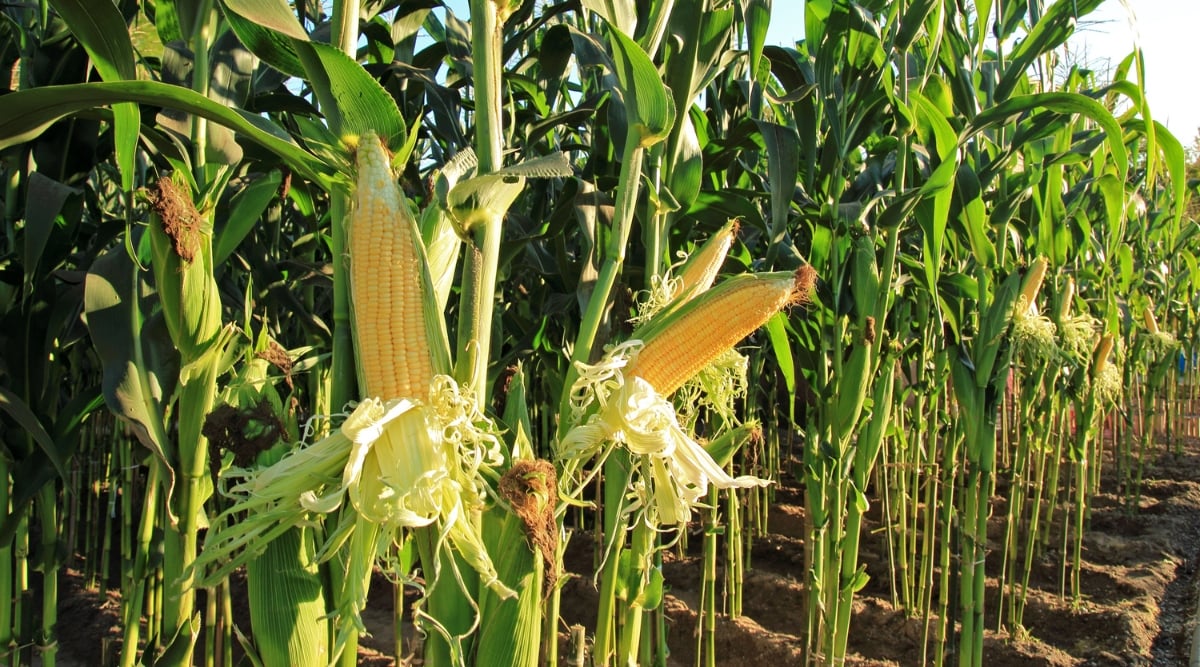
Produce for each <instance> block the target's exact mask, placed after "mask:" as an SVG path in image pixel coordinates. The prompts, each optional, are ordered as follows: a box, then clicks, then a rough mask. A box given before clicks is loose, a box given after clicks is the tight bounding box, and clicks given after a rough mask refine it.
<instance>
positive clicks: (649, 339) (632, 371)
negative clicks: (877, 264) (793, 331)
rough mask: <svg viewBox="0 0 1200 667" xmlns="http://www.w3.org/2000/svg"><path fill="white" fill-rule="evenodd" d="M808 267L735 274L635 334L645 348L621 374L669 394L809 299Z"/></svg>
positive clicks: (812, 280) (812, 279)
mask: <svg viewBox="0 0 1200 667" xmlns="http://www.w3.org/2000/svg"><path fill="white" fill-rule="evenodd" d="M815 281H816V272H815V271H814V270H813V269H812V267H809V266H805V267H801V268H800V269H799V270H798V271H796V272H795V273H790V272H774V273H763V274H745V275H741V276H735V277H733V278H730V279H729V280H726V281H725V282H723V283H721V284H720V285H718V286H716V287H714V288H712V289H710V290H708V291H707V292H705V293H704V294H701V295H699V296H697V297H696V298H694V299H692V300H691V301H689V302H688V303H686V304H684V305H683V306H681V307H680V308H678V309H676V310H673V311H671V312H669V313H665V314H664V315H663V316H662V317H661V318H655V320H653V321H651V322H649V323H647V324H646V325H645V326H643V327H641V328H639V329H638V330H636V331H634V333H633V337H634V338H639V339H641V340H642V341H643V343H644V346H643V347H642V349H641V350H640V351H639V352H638V353H637V355H636V356H635V357H634V358H633V360H632V361H630V364H629V368H628V369H627V370H626V371H625V374H626V375H627V376H630V377H641V378H642V379H644V380H646V381H647V382H649V383H650V385H651V386H652V387H654V389H655V390H656V391H658V392H659V393H660V394H662V395H664V396H667V395H670V394H672V393H674V391H675V390H676V389H679V387H680V386H682V385H683V383H684V382H686V381H687V380H688V379H689V378H691V377H692V376H693V375H695V374H696V373H698V372H699V371H700V369H702V368H704V367H705V366H707V365H708V364H709V363H710V362H712V360H713V359H715V358H716V357H717V356H718V355H720V354H721V353H722V352H724V351H725V350H728V349H729V348H731V347H733V346H734V345H736V344H737V343H738V342H739V341H741V340H742V339H743V338H745V337H746V336H749V335H750V334H751V333H753V332H754V331H755V330H756V329H758V328H759V327H760V326H762V325H763V324H764V323H766V321H767V320H768V319H770V318H771V316H772V315H774V314H775V313H776V312H778V311H779V310H780V309H782V308H784V307H785V306H787V305H789V304H792V303H796V302H801V301H805V300H807V299H808V298H809V293H810V292H811V291H812V288H813V285H814V283H815Z"/></svg>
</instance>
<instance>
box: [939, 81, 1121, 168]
mask: <svg viewBox="0 0 1200 667" xmlns="http://www.w3.org/2000/svg"><path fill="white" fill-rule="evenodd" d="M1037 109H1050V110H1052V111H1057V112H1059V113H1065V114H1080V115H1084V116H1087V117H1088V118H1091V119H1092V120H1094V121H1096V123H1097V124H1098V125H1100V127H1101V128H1103V129H1104V134H1105V135H1106V136H1107V137H1108V142H1107V143H1108V148H1109V150H1110V151H1111V152H1112V160H1111V161H1112V163H1113V164H1114V165H1115V166H1116V168H1117V171H1118V173H1119V176H1120V178H1121V180H1125V177H1126V176H1127V174H1128V171H1129V160H1128V152H1127V151H1126V150H1125V143H1124V133H1123V131H1122V129H1121V126H1120V124H1118V123H1117V121H1116V119H1115V118H1113V115H1112V113H1110V112H1109V111H1108V109H1106V108H1105V107H1104V105H1102V104H1101V103H1099V102H1097V101H1096V100H1093V99H1092V98H1090V97H1088V96H1086V95H1082V94H1079V93H1059V92H1053V93H1034V94H1030V95H1021V96H1018V97H1013V98H1011V99H1008V100H1005V101H1004V102H1001V103H1000V104H997V105H996V106H994V107H990V108H988V109H985V110H984V111H981V112H980V113H979V114H978V115H977V116H975V118H974V120H972V121H971V122H970V123H969V124H968V125H967V127H966V129H964V130H963V133H962V135H961V136H960V137H959V143H960V144H965V143H966V142H967V141H968V140H969V139H971V138H972V137H974V136H975V135H977V134H979V133H981V132H984V131H986V130H989V129H992V128H996V127H1000V126H1002V125H1005V124H1008V123H1010V122H1012V121H1014V120H1017V119H1018V118H1020V117H1021V116H1022V115H1023V114H1026V113H1028V112H1031V111H1034V110H1037Z"/></svg>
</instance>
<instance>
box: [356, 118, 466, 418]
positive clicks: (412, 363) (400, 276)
mask: <svg viewBox="0 0 1200 667" xmlns="http://www.w3.org/2000/svg"><path fill="white" fill-rule="evenodd" d="M355 162H356V165H357V169H358V177H357V181H356V190H355V193H354V208H353V210H352V211H351V213H350V219H349V222H348V224H347V243H346V247H347V251H348V255H349V263H350V271H349V273H350V293H351V302H352V304H353V306H352V312H353V318H354V344H355V353H356V355H357V358H358V376H359V383H360V385H361V387H360V389H361V391H362V392H363V393H364V394H365V395H366V396H373V397H380V398H383V399H385V400H388V399H395V398H418V397H424V396H425V395H426V393H427V392H428V390H429V383H430V381H431V380H432V378H433V376H434V375H435V373H438V372H445V371H446V370H448V366H449V362H448V359H447V358H446V357H447V356H448V353H445V352H444V350H445V345H446V344H445V338H444V333H443V334H442V335H441V336H439V335H438V333H439V332H441V331H444V330H442V329H440V328H439V327H436V326H433V327H431V323H439V324H440V323H441V322H442V319H441V315H440V312H439V311H438V310H437V309H436V306H434V307H432V308H431V307H428V304H430V303H432V302H433V301H432V299H433V297H432V286H431V283H430V277H429V275H428V274H429V271H428V268H427V262H426V259H425V251H424V246H423V245H422V243H421V235H420V231H419V229H418V228H417V222H416V219H415V218H414V217H413V214H412V212H411V211H410V210H409V208H408V206H407V204H406V203H405V201H404V199H403V195H402V194H401V192H400V189H399V187H398V186H397V184H396V180H395V178H394V176H393V173H392V168H391V162H390V159H389V158H388V155H387V152H386V151H385V149H384V147H383V144H382V143H381V142H380V140H379V138H378V137H377V136H375V135H373V134H367V135H364V136H363V137H361V139H360V141H359V143H358V149H357V154H356V158H355ZM439 338H440V340H439Z"/></svg>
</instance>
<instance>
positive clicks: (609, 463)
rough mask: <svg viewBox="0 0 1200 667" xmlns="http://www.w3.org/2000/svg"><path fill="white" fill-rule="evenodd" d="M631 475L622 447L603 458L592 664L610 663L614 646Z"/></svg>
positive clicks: (626, 455)
mask: <svg viewBox="0 0 1200 667" xmlns="http://www.w3.org/2000/svg"><path fill="white" fill-rule="evenodd" d="M632 478H633V464H632V463H631V462H630V460H629V454H628V452H626V451H625V450H624V449H616V450H614V451H613V452H612V454H610V455H609V456H608V458H607V459H605V461H604V564H603V566H602V569H601V571H600V601H599V603H598V607H597V611H596V643H595V647H594V649H593V664H594V665H597V666H600V665H610V664H612V663H611V660H612V658H613V656H614V652H615V650H616V648H615V647H616V629H615V628H614V627H613V624H614V622H615V621H616V618H617V616H616V614H617V583H618V581H619V577H620V560H621V558H620V557H621V551H622V550H623V549H624V548H625V540H626V537H627V531H626V529H625V523H624V518H625V511H624V509H625V508H624V500H625V490H626V489H627V488H628V487H629V482H630V480H631V479H632Z"/></svg>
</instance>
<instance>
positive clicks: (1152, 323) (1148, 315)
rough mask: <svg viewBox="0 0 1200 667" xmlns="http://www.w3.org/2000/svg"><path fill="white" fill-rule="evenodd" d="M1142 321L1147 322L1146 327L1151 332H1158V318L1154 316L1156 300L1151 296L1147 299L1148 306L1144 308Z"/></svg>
mask: <svg viewBox="0 0 1200 667" xmlns="http://www.w3.org/2000/svg"><path fill="white" fill-rule="evenodd" d="M1142 321H1144V322H1145V323H1146V329H1147V330H1148V331H1149V332H1150V333H1152V334H1156V333H1158V320H1157V319H1156V318H1155V317H1154V302H1153V301H1151V300H1150V299H1149V298H1147V299H1146V307H1145V308H1144V309H1143V310H1142Z"/></svg>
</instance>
